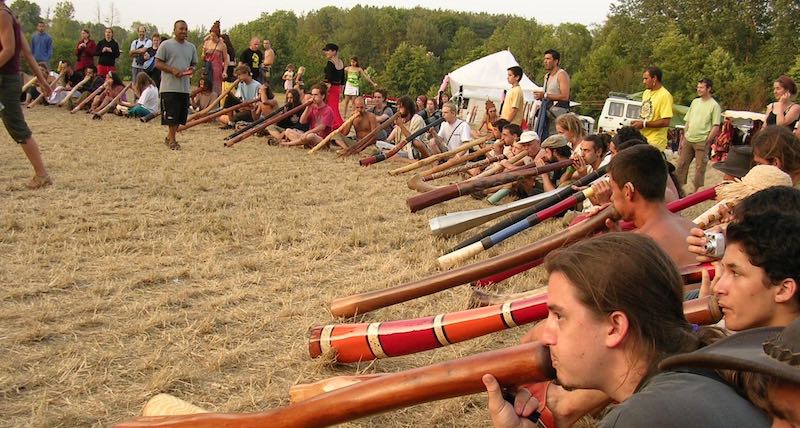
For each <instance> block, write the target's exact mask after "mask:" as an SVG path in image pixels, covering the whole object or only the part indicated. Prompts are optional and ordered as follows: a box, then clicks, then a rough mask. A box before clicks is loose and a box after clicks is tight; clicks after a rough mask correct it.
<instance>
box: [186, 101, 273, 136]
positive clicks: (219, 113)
mask: <svg viewBox="0 0 800 428" xmlns="http://www.w3.org/2000/svg"><path fill="white" fill-rule="evenodd" d="M258 101H259V99H258V98H253V99H252V100H247V101H244V102H241V103H239V104H236V105H235V106H231V107H228V108H224V109H222V110H217V111H215V112H214V113H211V114H207V115H205V116H203V117H201V118H199V119H195V120H193V121H191V122H186V125H181V126H179V127H178V132H181V131H185V130H187V129H189V128H191V127H194V126H197V125H199V124H201V123H206V122H210V121H212V120H214V119H216V118H218V117H220V116H222V115H223V114H228V113H230V112H232V111H235V110H238V109H240V108H242V107H247V106H250V105H253V104H255V103H257V102H258Z"/></svg>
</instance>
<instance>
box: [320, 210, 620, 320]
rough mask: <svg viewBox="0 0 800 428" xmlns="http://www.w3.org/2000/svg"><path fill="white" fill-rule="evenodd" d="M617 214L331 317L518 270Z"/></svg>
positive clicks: (369, 296) (353, 304) (357, 302)
mask: <svg viewBox="0 0 800 428" xmlns="http://www.w3.org/2000/svg"><path fill="white" fill-rule="evenodd" d="M615 214H616V213H615V211H614V210H613V208H612V207H607V208H605V209H604V210H602V211H600V212H599V213H597V215H595V216H593V217H591V218H589V219H587V220H586V221H584V222H582V223H579V224H577V225H575V226H574V227H570V228H568V229H566V230H563V231H561V232H559V233H556V234H554V235H551V236H548V237H546V238H543V239H540V240H538V241H536V242H534V243H532V244H529V245H526V246H524V247H521V248H518V249H516V250H514V251H510V252H508V253H504V254H501V255H498V256H495V257H492V258H490V259H487V260H483V261H481V262H478V263H474V264H471V265H467V266H462V267H459V268H456V269H453V270H449V271H446V272H439V273H437V274H434V275H431V276H429V277H426V278H422V279H419V280H417V281H413V282H410V283H407V284H402V285H398V286H394V287H389V288H385V289H383V290H374V291H368V292H365V293H360V294H355V295H352V296H348V297H342V298H338V299H335V300H333V301H332V302H331V313H332V314H333V315H334V316H339V317H351V316H354V315H356V314H363V313H366V312H370V311H373V310H375V309H379V308H383V307H386V306H391V305H394V304H397V303H402V302H406V301H408V300H412V299H416V298H418V297H422V296H427V295H429V294H433V293H436V292H439V291H442V290H446V289H448V288H452V287H455V286H458V285H461V284H467V283H469V282H470V281H475V280H476V279H479V278H483V277H486V276H489V275H494V274H496V273H500V272H504V271H507V270H509V269H512V268H515V267H517V266H519V265H522V264H524V263H527V262H530V261H531V260H537V259H540V258H542V257H544V256H545V255H546V254H547V253H549V252H550V251H552V250H554V249H556V248H560V247H563V246H565V245H567V244H571V243H573V242H575V241H578V240H580V239H582V238H584V237H586V236H587V235H589V234H591V233H593V232H594V231H596V230H598V229H601V228H604V227H605V221H606V219H609V218H611V217H612V216H614V215H615Z"/></svg>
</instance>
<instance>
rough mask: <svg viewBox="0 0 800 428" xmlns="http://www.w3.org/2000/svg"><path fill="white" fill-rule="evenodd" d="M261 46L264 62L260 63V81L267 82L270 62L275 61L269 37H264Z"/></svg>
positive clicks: (270, 68)
mask: <svg viewBox="0 0 800 428" xmlns="http://www.w3.org/2000/svg"><path fill="white" fill-rule="evenodd" d="M263 47H264V62H262V63H261V78H262V79H263V80H264V82H262V83H266V82H269V78H270V70H272V64H274V63H275V51H274V50H273V49H272V45H271V44H270V43H269V39H264V42H263Z"/></svg>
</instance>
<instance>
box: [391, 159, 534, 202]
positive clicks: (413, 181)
mask: <svg viewBox="0 0 800 428" xmlns="http://www.w3.org/2000/svg"><path fill="white" fill-rule="evenodd" d="M484 149H485V148H484ZM484 149H481V150H484ZM476 153H478V152H476ZM471 156H472V155H464V156H462V157H464V158H466V157H471ZM524 157H525V154H524V153H519V154H518V155H516V156H514V157H512V158H511V159H510V160H515V159H516V160H522V158H524ZM451 160H452V159H451ZM448 162H449V161H448ZM493 166H499V165H493ZM534 167H536V165H534V164H530V165H524V166H522V167H520V169H527V168H534ZM490 168H491V167H490ZM488 169H489V168H487V170H488ZM503 169H505V168H504V167H502V166H499V168H498V169H496V170H494V172H500V171H503ZM428 171H430V170H428ZM485 172H486V171H484V172H482V173H481V174H480V175H478V176H475V177H470V178H467V179H465V180H461V181H459V183H466V182H468V181H474V180H475V179H477V178H483V176H484V175H483V174H484V173H485ZM494 172H493V173H494ZM406 185H407V186H408V188H409V189H411V190H416V191H417V192H419V193H427V192H432V191H434V190H439V189H444V188H445V187H447V186H448V185H443V186H436V185H434V184H431V183H428V182H426V181H423V180H422V176H421V175H419V174H414V176H413V177H411V178H409V179H408V181H407V182H406Z"/></svg>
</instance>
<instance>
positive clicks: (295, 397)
mask: <svg viewBox="0 0 800 428" xmlns="http://www.w3.org/2000/svg"><path fill="white" fill-rule="evenodd" d="M381 376H386V373H373V374H365V375H356V376H336V377H332V378H328V379H323V380H321V381H318V382H314V383H305V384H298V385H293V386H292V387H291V388H289V402H291V403H298V402H300V401H303V400H308V399H309V398H311V397H316V396H317V395H320V394H327V393H328V392H331V391H335V390H337V389H342V388H345V387H348V386H350V385H354V384H356V383H359V382H364V381H365V380H371V379H375V378H378V377H381Z"/></svg>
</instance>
